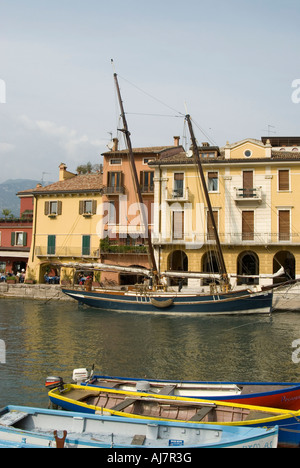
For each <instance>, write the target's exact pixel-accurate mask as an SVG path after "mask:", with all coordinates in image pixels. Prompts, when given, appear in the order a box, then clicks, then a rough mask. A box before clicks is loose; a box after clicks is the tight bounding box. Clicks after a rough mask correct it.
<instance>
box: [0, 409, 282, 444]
mask: <svg viewBox="0 0 300 468" xmlns="http://www.w3.org/2000/svg"><path fill="white" fill-rule="evenodd" d="M0 439H1V441H2V442H0V447H1V443H2V444H4V445H5V444H7V446H14V447H18V446H19V447H23V448H26V446H27V447H30V446H35V447H49V448H50V447H53V448H56V447H57V446H58V447H64V448H153V449H163V450H168V449H170V450H176V447H177V449H180V448H183V449H187V448H188V449H197V448H276V447H277V444H278V427H273V428H270V429H263V428H250V429H249V428H244V427H231V426H228V427H220V426H218V425H211V426H209V427H208V426H205V425H203V424H195V425H192V426H191V425H190V424H187V423H181V422H169V421H153V420H147V419H139V420H137V419H131V418H123V417H113V418H112V417H111V416H101V415H95V414H85V413H79V412H67V411H59V410H49V409H40V408H31V407H26V406H7V407H6V408H4V409H3V410H2V411H0Z"/></svg>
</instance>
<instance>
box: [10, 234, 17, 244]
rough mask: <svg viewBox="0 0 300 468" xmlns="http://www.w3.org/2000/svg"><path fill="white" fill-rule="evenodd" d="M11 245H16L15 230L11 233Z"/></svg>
mask: <svg viewBox="0 0 300 468" xmlns="http://www.w3.org/2000/svg"><path fill="white" fill-rule="evenodd" d="M11 245H12V246H14V245H16V233H15V232H12V233H11Z"/></svg>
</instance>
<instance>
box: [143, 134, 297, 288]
mask: <svg viewBox="0 0 300 468" xmlns="http://www.w3.org/2000/svg"><path fill="white" fill-rule="evenodd" d="M199 151H200V154H201V161H202V166H203V169H204V173H205V178H206V182H207V187H208V191H209V195H210V200H211V203H212V208H213V212H214V218H215V221H216V225H217V227H218V232H219V237H220V242H221V245H222V250H223V253H224V258H225V263H226V266H227V271H228V274H229V275H231V276H232V279H233V282H237V283H238V284H253V283H254V284H260V285H265V284H270V281H271V282H273V281H278V279H276V280H275V279H270V278H267V275H272V274H274V273H276V272H277V271H278V270H279V268H280V266H283V267H284V268H285V271H286V276H285V277H287V278H295V277H300V235H299V233H300V205H299V200H300V198H299V195H300V138H297V137H296V138H292V137H281V138H280V137H277V138H276V139H275V138H274V139H272V138H262V139H261V140H255V139H245V140H241V141H239V142H236V143H233V144H230V143H227V144H226V145H225V146H224V147H223V148H218V147H211V146H209V145H208V144H207V143H205V144H203V145H202V146H201V147H199ZM150 165H151V166H152V167H154V168H155V177H154V182H155V191H154V202H155V206H156V207H157V209H156V210H155V217H154V229H153V242H154V245H155V247H156V253H157V261H158V264H159V266H160V271H170V270H176V271H180V270H181V271H193V272H210V271H216V270H217V255H216V254H215V253H214V251H213V250H212V249H211V248H210V247H213V245H214V244H215V242H214V240H213V239H214V236H213V231H212V225H211V222H210V218H209V217H208V208H207V204H206V202H205V198H204V194H203V190H202V189H201V183H200V179H199V175H198V169H197V167H196V165H195V163H194V160H193V157H192V154H191V152H187V153H184V152H182V153H180V154H178V155H176V156H174V157H166V158H161V159H160V160H159V161H156V162H152V163H150ZM245 275H249V276H248V277H247V278H245ZM237 276H238V277H237ZM241 276H242V277H241ZM250 276H251V277H250ZM258 276H260V277H259V278H258ZM282 279H283V277H281V280H282ZM199 281H200V285H203V284H205V281H203V280H196V279H191V280H189V285H191V286H199Z"/></svg>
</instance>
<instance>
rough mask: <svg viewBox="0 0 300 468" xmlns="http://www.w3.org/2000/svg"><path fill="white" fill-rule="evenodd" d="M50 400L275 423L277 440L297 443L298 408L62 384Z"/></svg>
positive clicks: (136, 412)
mask: <svg viewBox="0 0 300 468" xmlns="http://www.w3.org/2000/svg"><path fill="white" fill-rule="evenodd" d="M48 395H49V399H50V401H51V403H52V404H54V405H57V406H59V407H61V408H63V409H66V410H70V411H80V412H86V413H91V414H102V415H108V414H111V415H114V416H124V417H130V418H137V419H143V418H144V419H145V418H146V419H150V420H151V419H152V420H155V421H159V420H161V421H166V420H167V421H180V422H186V423H188V424H195V423H202V424H206V425H211V424H214V425H221V426H222V427H223V426H234V427H237V426H247V427H248V428H250V427H274V426H277V425H278V427H279V443H280V444H281V445H286V446H298V445H299V443H300V420H299V418H300V411H292V410H284V409H278V408H266V407H260V406H251V405H241V404H233V403H228V402H222V401H214V400H202V399H200V398H199V399H197V398H180V397H175V396H169V395H157V394H149V393H143V392H125V391H120V390H114V389H108V388H100V387H97V388H95V387H87V386H82V385H73V384H63V385H61V386H60V387H59V388H56V389H53V390H50V392H49V393H48Z"/></svg>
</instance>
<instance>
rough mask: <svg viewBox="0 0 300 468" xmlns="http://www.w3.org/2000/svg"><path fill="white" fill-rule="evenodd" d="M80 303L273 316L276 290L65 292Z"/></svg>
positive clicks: (160, 311) (154, 310)
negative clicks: (274, 291) (206, 292)
mask: <svg viewBox="0 0 300 468" xmlns="http://www.w3.org/2000/svg"><path fill="white" fill-rule="evenodd" d="M62 291H63V293H65V294H66V295H67V296H69V297H71V298H72V299H75V300H76V301H78V302H79V303H81V304H85V305H87V306H90V307H94V308H96V309H100V310H106V311H107V310H108V311H116V312H134V313H151V314H154V313H158V314H171V315H174V314H179V315H200V316H201V315H237V314H258V313H262V314H270V313H271V311H272V302H273V290H266V291H260V292H253V291H251V290H242V291H236V292H229V293H227V294H226V293H223V294H221V293H220V294H215V295H211V294H207V295H205V294H189V293H185V292H183V293H182V292H177V293H172V292H165V293H163V292H161V293H159V292H151V291H147V292H145V293H139V292H138V291H116V290H111V291H110V290H97V291H85V290H84V289H82V290H78V289H64V288H63V289H62Z"/></svg>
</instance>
